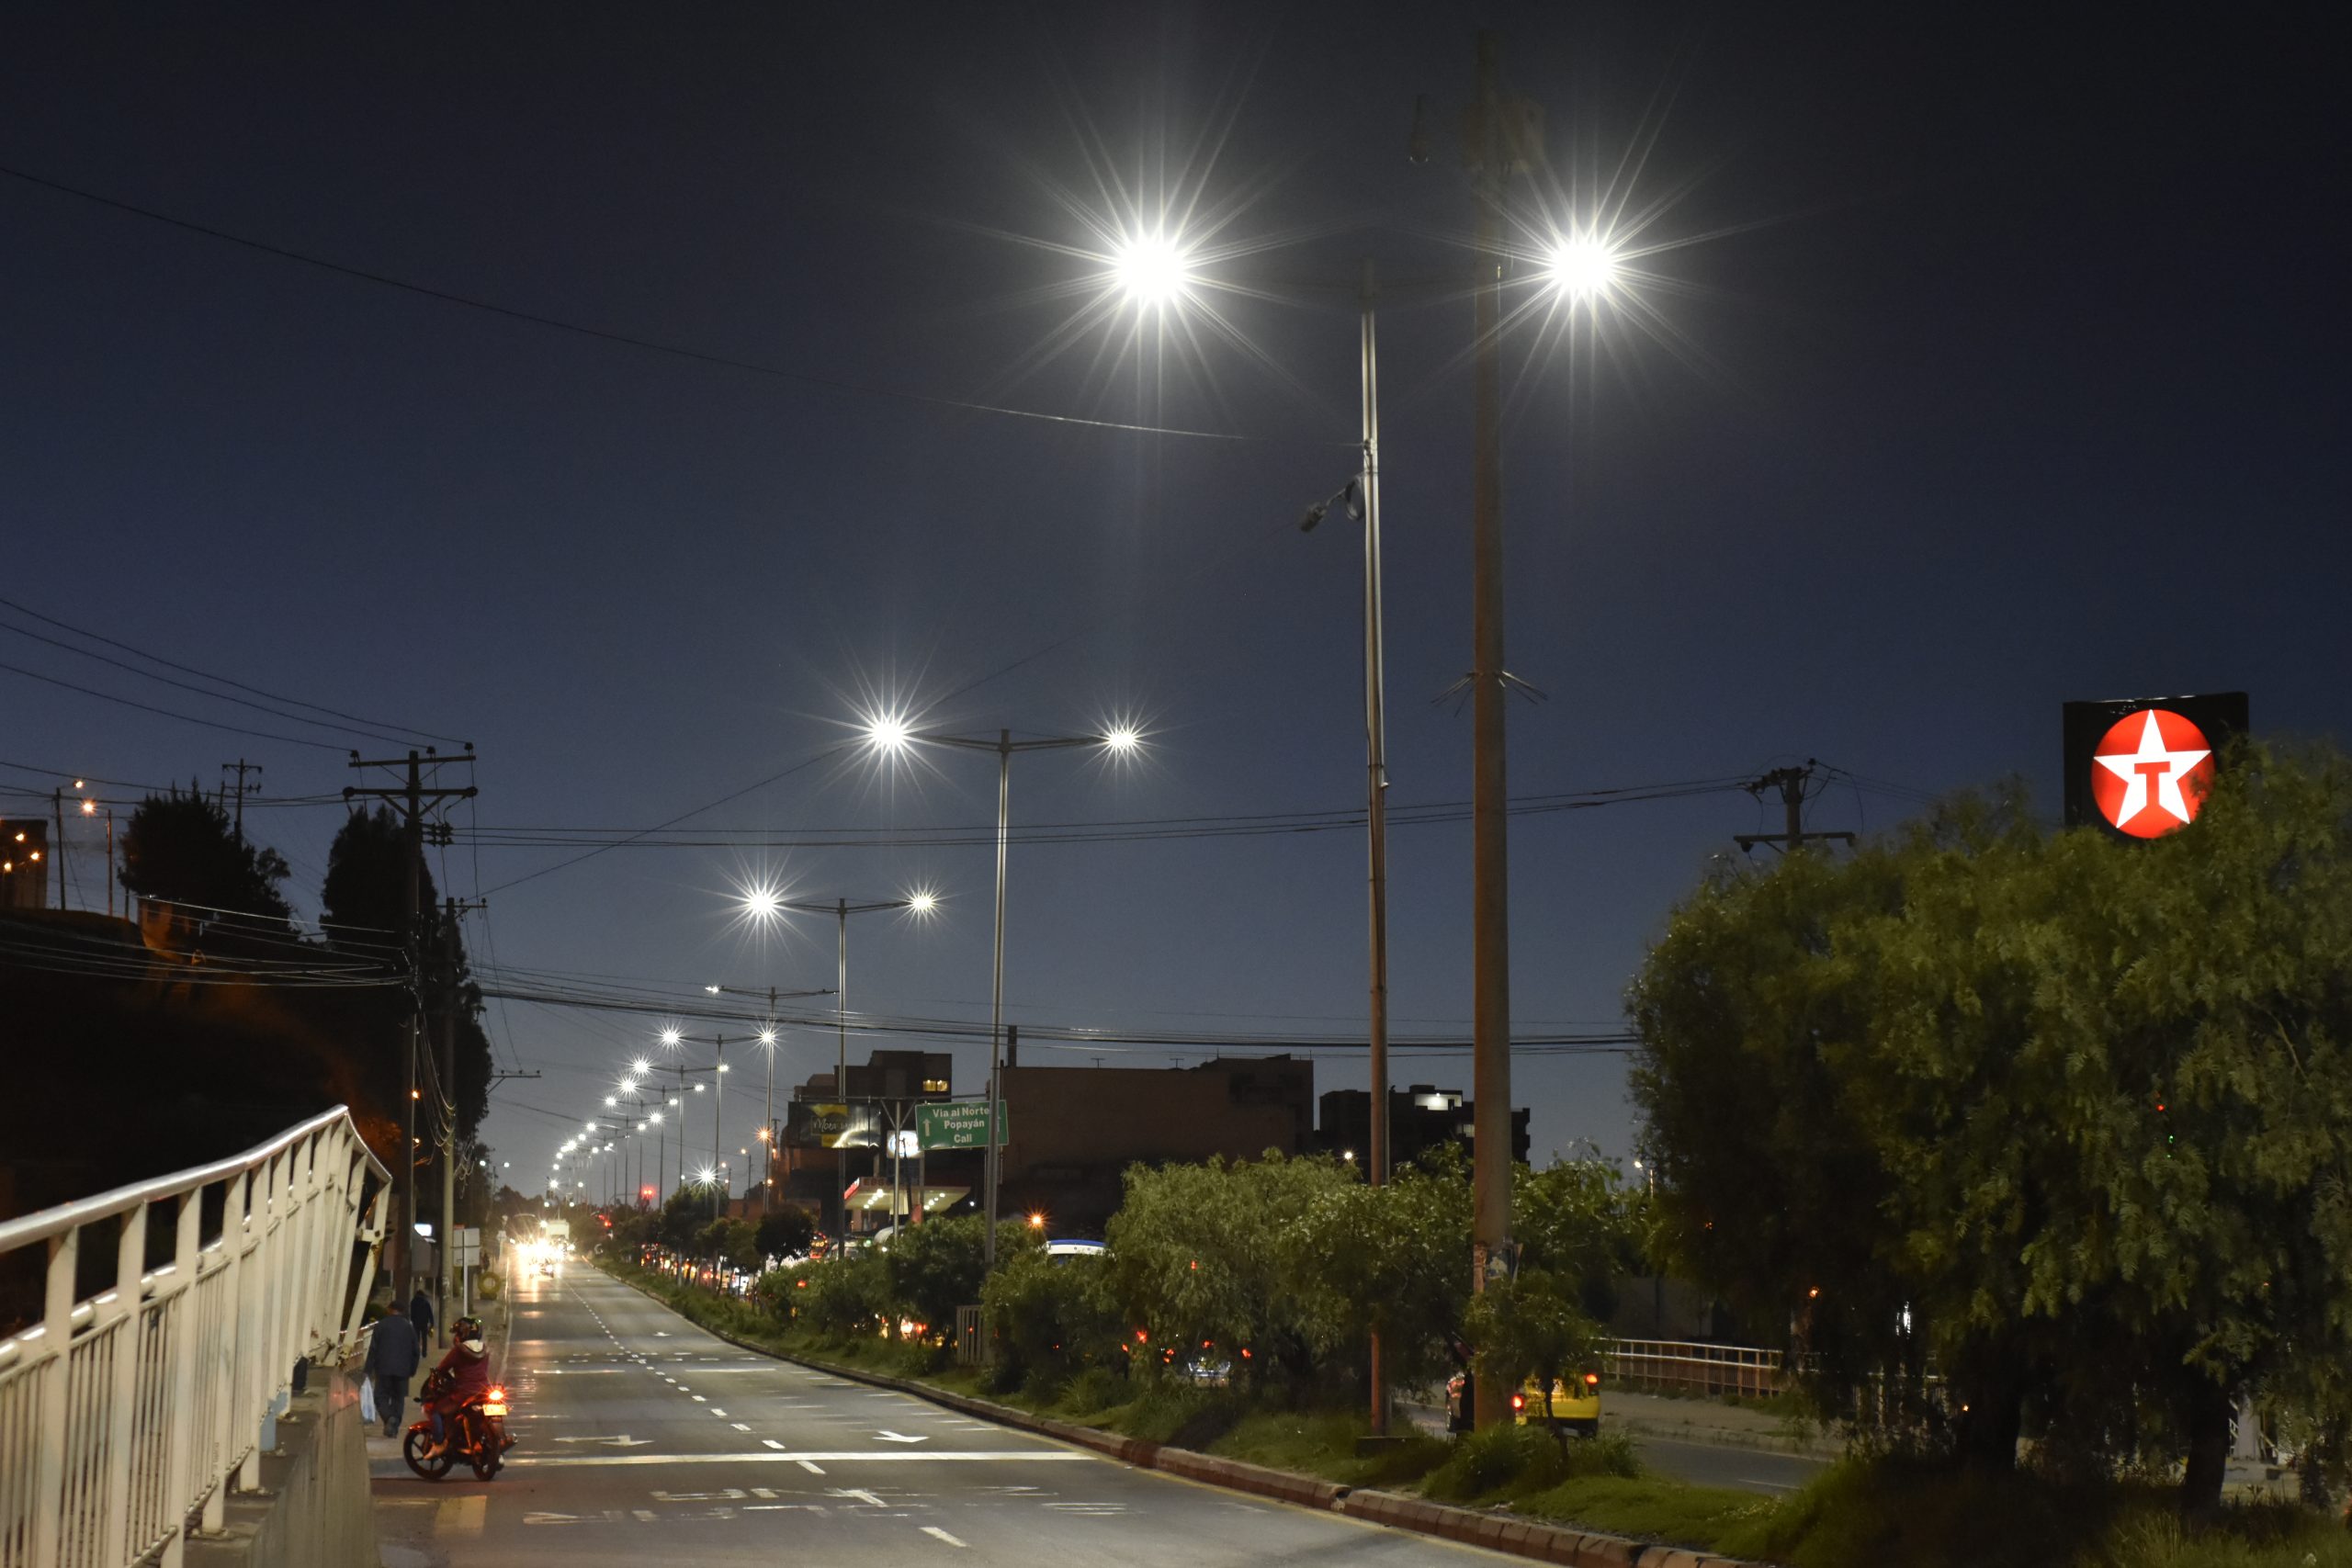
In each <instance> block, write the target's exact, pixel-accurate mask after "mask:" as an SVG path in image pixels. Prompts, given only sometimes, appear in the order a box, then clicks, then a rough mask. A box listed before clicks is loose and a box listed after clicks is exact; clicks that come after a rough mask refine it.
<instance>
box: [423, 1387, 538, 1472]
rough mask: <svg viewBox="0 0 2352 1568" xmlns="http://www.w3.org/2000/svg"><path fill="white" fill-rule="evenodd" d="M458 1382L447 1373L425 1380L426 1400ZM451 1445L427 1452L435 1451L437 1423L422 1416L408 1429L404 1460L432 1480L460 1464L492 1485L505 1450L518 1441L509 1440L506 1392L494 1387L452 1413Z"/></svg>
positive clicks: (504, 1389)
mask: <svg viewBox="0 0 2352 1568" xmlns="http://www.w3.org/2000/svg"><path fill="white" fill-rule="evenodd" d="M454 1381H455V1380H454V1379H452V1378H451V1377H450V1375H449V1374H448V1373H447V1372H435V1373H434V1374H432V1376H430V1377H428V1378H426V1379H425V1380H424V1397H425V1398H426V1399H427V1400H431V1399H435V1398H437V1397H439V1396H440V1395H441V1394H443V1393H447V1391H448V1388H449V1384H450V1383H451V1382H454ZM445 1424H446V1425H447V1428H448V1433H449V1440H448V1442H447V1444H446V1445H445V1446H444V1447H443V1448H442V1450H441V1451H440V1452H439V1453H437V1454H432V1453H428V1451H427V1450H430V1449H431V1448H432V1446H433V1418H432V1417H431V1416H420V1417H419V1418H418V1420H417V1422H416V1424H415V1425H414V1426H413V1427H410V1428H409V1429H408V1436H407V1437H406V1438H404V1439H403V1440H402V1441H401V1458H403V1459H405V1460H407V1461H408V1467H409V1469H411V1470H413V1471H414V1472H416V1473H417V1474H419V1475H421V1476H423V1477H424V1479H425V1480H427V1481H438V1480H440V1479H441V1478H442V1477H443V1476H445V1475H447V1474H448V1473H449V1472H450V1471H451V1470H452V1469H454V1468H455V1467H456V1465H457V1462H458V1461H459V1460H461V1459H462V1460H464V1461H466V1462H467V1463H468V1464H469V1465H470V1466H472V1467H473V1472H474V1478H475V1479H476V1480H478V1481H488V1480H489V1479H490V1478H491V1477H492V1476H493V1475H496V1474H497V1473H498V1470H499V1466H500V1465H501V1464H502V1463H503V1461H504V1460H505V1457H506V1450H508V1449H511V1448H513V1447H514V1446H515V1439H514V1438H510V1437H508V1436H507V1435H506V1388H505V1385H504V1384H503V1383H493V1384H492V1385H491V1386H490V1387H489V1388H486V1389H484V1390H482V1392H481V1393H478V1394H476V1395H474V1396H473V1397H472V1398H470V1399H469V1400H467V1401H466V1402H465V1403H464V1404H461V1405H459V1406H458V1408H457V1409H455V1410H453V1411H451V1412H450V1413H449V1415H448V1416H447V1421H446V1423H445Z"/></svg>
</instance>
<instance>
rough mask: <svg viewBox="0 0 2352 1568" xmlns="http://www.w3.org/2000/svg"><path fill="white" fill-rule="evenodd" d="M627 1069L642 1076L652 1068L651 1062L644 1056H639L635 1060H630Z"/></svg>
mask: <svg viewBox="0 0 2352 1568" xmlns="http://www.w3.org/2000/svg"><path fill="white" fill-rule="evenodd" d="M628 1070H629V1071H630V1072H632V1073H635V1074H636V1075H637V1076H638V1077H644V1076H645V1075H646V1074H648V1073H650V1072H651V1071H652V1070H653V1064H652V1063H650V1062H649V1061H647V1060H646V1059H645V1058H644V1057H642V1056H639V1058H638V1059H637V1060H636V1061H634V1062H631V1063H630V1064H629V1065H628Z"/></svg>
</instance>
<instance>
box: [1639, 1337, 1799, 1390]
mask: <svg viewBox="0 0 2352 1568" xmlns="http://www.w3.org/2000/svg"><path fill="white" fill-rule="evenodd" d="M1601 1364H1602V1367H1603V1370H1604V1371H1607V1372H1608V1374H1609V1379H1610V1381H1611V1382H1616V1383H1622V1384H1625V1385H1627V1386H1629V1387H1635V1388H1641V1387H1647V1388H1668V1389H1674V1390H1676V1391H1678V1392H1680V1393H1710V1394H1724V1393H1736V1394H1741V1395H1745V1396H1747V1397H1748V1398H1752V1399H1760V1398H1764V1397H1766V1396H1768V1395H1770V1394H1775V1393H1780V1392H1781V1371H1782V1359H1781V1352H1780V1351H1778V1350H1760V1349H1757V1348H1754V1347H1752V1346H1747V1345H1707V1344H1702V1343H1700V1342H1699V1341H1697V1340H1691V1339H1619V1340H1616V1341H1614V1342H1613V1343H1612V1348H1611V1349H1609V1350H1608V1351H1606V1352H1604V1353H1603V1355H1602V1357H1601Z"/></svg>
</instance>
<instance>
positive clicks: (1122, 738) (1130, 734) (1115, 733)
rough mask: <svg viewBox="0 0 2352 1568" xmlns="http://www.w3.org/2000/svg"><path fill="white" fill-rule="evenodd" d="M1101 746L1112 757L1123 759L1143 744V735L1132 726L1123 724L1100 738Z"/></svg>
mask: <svg viewBox="0 0 2352 1568" xmlns="http://www.w3.org/2000/svg"><path fill="white" fill-rule="evenodd" d="M1142 744H1143V734H1142V732H1141V731H1140V730H1138V729H1136V728H1135V727H1134V726H1133V725H1126V724H1123V725H1121V726H1119V728H1116V729H1114V730H1112V731H1111V732H1110V733H1109V734H1108V735H1105V736H1104V737H1103V745H1104V746H1105V747H1107V748H1108V749H1109V750H1111V752H1112V754H1113V755H1114V756H1120V757H1124V756H1125V755H1127V754H1128V753H1129V752H1131V751H1133V750H1135V749H1136V747H1138V746H1140V745H1142Z"/></svg>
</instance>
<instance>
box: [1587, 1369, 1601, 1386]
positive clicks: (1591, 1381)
mask: <svg viewBox="0 0 2352 1568" xmlns="http://www.w3.org/2000/svg"><path fill="white" fill-rule="evenodd" d="M1584 1386H1585V1387H1587V1388H1599V1387H1600V1373H1599V1372H1587V1373H1585V1375H1584Z"/></svg>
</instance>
